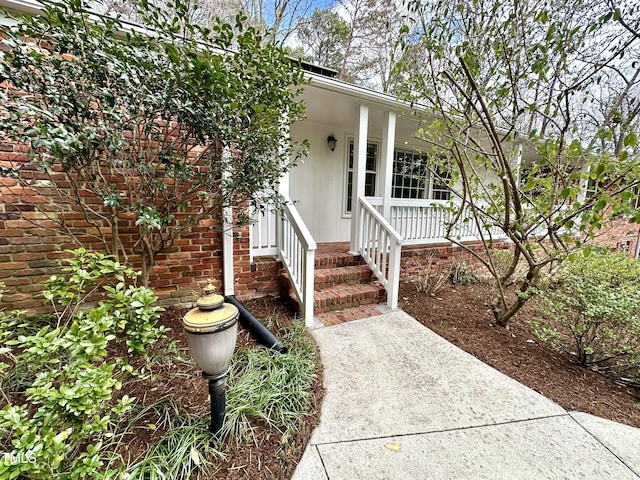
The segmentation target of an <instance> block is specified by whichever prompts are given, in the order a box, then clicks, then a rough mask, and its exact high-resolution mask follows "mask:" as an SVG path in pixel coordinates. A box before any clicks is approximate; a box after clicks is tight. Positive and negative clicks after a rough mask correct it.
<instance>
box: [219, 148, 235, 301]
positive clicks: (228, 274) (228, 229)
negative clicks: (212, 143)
mask: <svg viewBox="0 0 640 480" xmlns="http://www.w3.org/2000/svg"><path fill="white" fill-rule="evenodd" d="M222 158H224V160H225V162H226V164H227V166H226V167H225V169H224V171H223V172H222V177H223V180H226V179H228V178H229V177H230V175H231V173H230V172H229V161H230V158H231V152H230V150H229V148H228V147H225V149H224V151H223V152H222ZM233 267H234V258H233V207H231V206H226V207H224V208H223V209H222V283H223V287H224V295H225V296H228V295H234V284H235V275H234V272H233Z"/></svg>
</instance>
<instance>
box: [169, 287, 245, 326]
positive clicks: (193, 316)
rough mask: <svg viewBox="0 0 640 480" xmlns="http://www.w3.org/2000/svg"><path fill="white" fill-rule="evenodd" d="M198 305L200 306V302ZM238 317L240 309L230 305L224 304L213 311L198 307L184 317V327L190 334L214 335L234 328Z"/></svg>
mask: <svg viewBox="0 0 640 480" xmlns="http://www.w3.org/2000/svg"><path fill="white" fill-rule="evenodd" d="M216 296H219V295H216ZM202 298H207V297H202ZM201 300H202V299H201ZM198 305H200V303H199V301H198ZM238 315H239V313H238V309H237V308H236V306H235V305H231V304H230V303H222V304H221V306H220V307H218V308H215V309H213V310H203V309H202V308H200V307H196V308H193V309H191V310H189V311H188V312H187V314H186V315H185V316H184V318H183V319H182V326H183V327H184V329H185V330H186V331H187V332H190V333H214V332H218V331H220V330H225V329H227V328H229V327H231V326H233V325H234V324H235V323H236V322H237V321H238Z"/></svg>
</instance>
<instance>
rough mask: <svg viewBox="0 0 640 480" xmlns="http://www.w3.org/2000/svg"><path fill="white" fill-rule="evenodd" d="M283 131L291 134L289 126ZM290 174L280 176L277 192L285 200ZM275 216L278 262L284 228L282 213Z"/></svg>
mask: <svg viewBox="0 0 640 480" xmlns="http://www.w3.org/2000/svg"><path fill="white" fill-rule="evenodd" d="M283 129H286V132H287V134H288V133H289V125H286V124H285V125H284V126H283ZM280 156H281V157H284V155H283V154H282V152H281V154H280ZM284 161H287V162H288V161H289V158H288V157H286V158H284ZM289 185H290V184H289V172H288V171H287V172H285V173H283V174H282V175H281V176H280V179H279V180H278V190H277V192H278V193H279V194H280V195H283V196H284V197H285V198H289V192H290V190H289ZM274 215H275V219H274V220H275V222H276V225H275V227H276V252H277V253H276V257H277V258H278V260H282V257H281V255H280V250H281V249H282V245H283V244H284V228H283V225H282V215H281V212H277V211H276V212H274Z"/></svg>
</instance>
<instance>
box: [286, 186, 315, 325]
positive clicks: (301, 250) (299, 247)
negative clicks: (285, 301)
mask: <svg viewBox="0 0 640 480" xmlns="http://www.w3.org/2000/svg"><path fill="white" fill-rule="evenodd" d="M283 197H284V202H283V206H282V214H281V215H277V227H278V228H277V244H278V257H279V258H280V260H281V261H282V264H283V265H284V268H285V270H286V271H287V274H288V275H289V280H290V282H291V284H292V285H293V290H294V292H295V295H296V297H297V298H298V302H299V303H300V312H301V315H302V317H303V318H304V321H305V324H306V325H307V326H311V325H312V324H313V292H314V282H313V270H314V262H315V250H316V248H317V245H316V242H315V241H314V240H313V237H312V236H311V233H310V232H309V230H308V229H307V226H306V225H305V224H304V222H303V220H302V217H301V216H300V214H299V213H298V210H296V207H294V206H293V202H291V199H290V198H289V197H287V196H286V195H283Z"/></svg>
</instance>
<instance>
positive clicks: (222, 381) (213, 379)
mask: <svg viewBox="0 0 640 480" xmlns="http://www.w3.org/2000/svg"><path fill="white" fill-rule="evenodd" d="M228 373H229V369H228V368H227V370H226V371H225V372H224V373H223V374H221V375H209V374H208V373H205V372H202V376H203V377H204V378H206V379H207V380H209V400H210V401H211V425H210V426H209V431H210V432H211V433H213V434H216V433H218V432H219V431H220V429H221V428H222V425H223V424H224V416H225V408H226V405H225V395H224V388H225V385H226V383H227V374H228Z"/></svg>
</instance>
